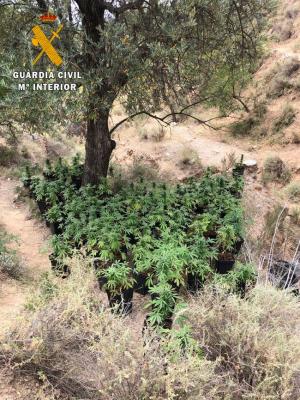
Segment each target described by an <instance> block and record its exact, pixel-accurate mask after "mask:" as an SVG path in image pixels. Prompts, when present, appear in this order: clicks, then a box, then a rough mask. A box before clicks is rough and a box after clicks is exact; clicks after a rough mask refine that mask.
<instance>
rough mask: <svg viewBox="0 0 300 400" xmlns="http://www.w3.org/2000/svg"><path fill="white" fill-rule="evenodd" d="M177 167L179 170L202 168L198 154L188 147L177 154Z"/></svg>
mask: <svg viewBox="0 0 300 400" xmlns="http://www.w3.org/2000/svg"><path fill="white" fill-rule="evenodd" d="M178 163H179V165H180V166H181V168H187V167H192V166H195V167H199V168H201V167H202V163H201V160H200V158H199V155H198V153H197V152H196V151H195V150H193V149H192V148H190V147H184V148H183V149H182V151H181V153H180V154H179V162H178Z"/></svg>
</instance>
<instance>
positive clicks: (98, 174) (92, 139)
mask: <svg viewBox="0 0 300 400" xmlns="http://www.w3.org/2000/svg"><path fill="white" fill-rule="evenodd" d="M114 148H115V141H114V140H111V138H110V134H109V129H108V115H104V116H100V117H98V118H97V119H95V120H89V121H88V123H87V135H86V143H85V151H86V154H85V165H84V176H83V184H84V185H87V184H91V185H97V184H98V183H99V181H100V179H101V178H102V177H105V176H106V175H107V171H108V166H109V160H110V156H111V153H112V151H113V149H114Z"/></svg>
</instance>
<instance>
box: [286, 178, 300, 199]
mask: <svg viewBox="0 0 300 400" xmlns="http://www.w3.org/2000/svg"><path fill="white" fill-rule="evenodd" d="M286 193H287V196H288V198H289V200H291V201H300V183H298V182H294V183H291V184H290V185H289V186H288V187H287V188H286Z"/></svg>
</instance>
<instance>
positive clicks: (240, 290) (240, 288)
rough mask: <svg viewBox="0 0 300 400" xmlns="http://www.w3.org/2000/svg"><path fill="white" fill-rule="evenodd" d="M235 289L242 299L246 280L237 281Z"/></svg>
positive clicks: (244, 293)
mask: <svg viewBox="0 0 300 400" xmlns="http://www.w3.org/2000/svg"><path fill="white" fill-rule="evenodd" d="M236 289H237V292H238V293H239V295H240V296H241V298H242V299H243V298H244V297H245V295H246V282H245V281H241V282H238V283H237V287H236Z"/></svg>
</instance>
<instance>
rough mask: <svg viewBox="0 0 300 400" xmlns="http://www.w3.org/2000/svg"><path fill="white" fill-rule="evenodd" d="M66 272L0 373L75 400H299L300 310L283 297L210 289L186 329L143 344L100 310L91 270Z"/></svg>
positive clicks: (44, 290)
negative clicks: (30, 379)
mask: <svg viewBox="0 0 300 400" xmlns="http://www.w3.org/2000/svg"><path fill="white" fill-rule="evenodd" d="M70 266H71V268H72V273H71V276H70V277H69V278H68V279H67V280H65V281H63V282H62V281H61V280H58V278H55V277H53V276H50V275H48V276H47V277H46V278H44V280H43V284H42V285H41V288H40V290H39V293H38V295H35V296H34V297H33V298H32V299H31V301H30V302H29V304H28V306H27V312H26V314H25V315H23V316H22V317H21V318H20V319H19V321H18V323H17V325H16V328H15V329H14V331H13V332H12V333H11V334H9V335H8V337H7V339H6V341H5V343H2V344H1V348H0V350H1V351H0V361H1V362H2V365H3V364H5V365H6V369H9V370H10V371H14V372H15V373H16V372H22V373H23V374H26V375H27V376H28V375H29V376H35V377H39V378H40V380H42V385H45V384H47V385H48V386H49V387H53V388H54V389H55V390H56V391H59V392H60V393H61V395H62V397H61V398H63V399H72V400H79V399H81V400H82V399H95V400H119V399H122V400H163V399H165V400H175V399H176V400H224V399H228V400H241V399H245V400H247V399H248V400H250V399H251V400H278V399H279V398H280V399H282V400H298V399H299V395H300V392H299V386H297V379H299V371H298V369H297V363H299V356H300V338H299V335H298V329H299V323H300V313H299V311H300V310H299V307H300V305H299V303H298V302H297V300H296V299H295V298H293V297H291V296H289V295H288V294H287V293H285V292H279V291H277V290H275V289H274V288H271V287H259V288H256V289H254V290H253V291H252V292H251V293H250V295H249V298H248V299H240V298H239V297H237V296H236V295H229V294H225V293H224V292H223V291H221V289H217V288H216V287H214V288H213V289H212V288H206V289H205V290H204V291H203V292H202V293H201V294H200V295H199V297H195V298H193V299H192V300H191V301H190V302H189V308H188V309H187V311H185V313H186V317H187V318H188V319H187V322H188V321H190V329H186V328H185V327H187V326H188V325H185V326H184V328H182V326H181V324H179V323H177V324H175V327H174V330H173V331H172V334H170V335H163V336H159V335H158V334H157V333H154V332H152V333H151V332H147V333H146V335H145V336H144V337H143V338H142V337H141V335H140V333H137V332H135V331H131V329H130V328H131V326H130V321H131V320H130V318H131V317H126V318H121V317H117V316H115V315H113V314H112V313H111V312H109V311H107V310H105V308H104V307H103V304H102V303H101V300H100V297H99V292H98V289H97V285H96V284H95V278H94V271H93V269H92V268H91V267H89V266H88V265H87V263H86V262H84V261H83V260H82V259H77V260H73V261H72V262H71V264H70ZM180 314H181V315H180ZM179 316H182V311H181V312H180V313H179ZM177 320H178V321H182V318H178V319H177ZM185 333H188V335H185ZM186 338H187V340H186V341H185V339H186ZM178 343H181V346H179V345H178ZM183 343H185V346H183V347H182V344H183ZM199 348H200V349H201V352H199ZM298 366H299V365H298ZM298 384H299V381H298Z"/></svg>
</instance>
